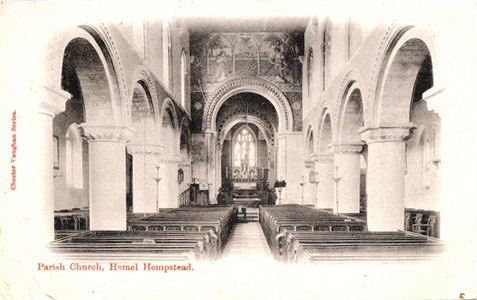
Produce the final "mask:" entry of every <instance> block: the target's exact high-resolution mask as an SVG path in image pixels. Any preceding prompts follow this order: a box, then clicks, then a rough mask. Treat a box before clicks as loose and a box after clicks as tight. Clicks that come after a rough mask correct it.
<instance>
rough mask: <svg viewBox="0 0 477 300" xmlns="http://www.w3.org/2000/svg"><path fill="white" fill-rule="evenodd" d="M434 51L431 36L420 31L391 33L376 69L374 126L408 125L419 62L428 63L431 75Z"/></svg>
mask: <svg viewBox="0 0 477 300" xmlns="http://www.w3.org/2000/svg"><path fill="white" fill-rule="evenodd" d="M434 51H435V50H434V44H433V39H432V37H431V35H430V34H429V33H428V32H426V31H423V30H422V29H418V28H415V27H411V26H408V27H405V28H402V29H400V30H399V31H398V32H397V33H396V34H395V36H394V38H393V40H392V41H391V42H390V44H389V45H388V48H387V49H386V52H385V55H384V59H383V63H382V65H381V67H380V72H379V77H378V83H377V86H376V93H375V99H374V105H373V121H374V122H373V123H374V124H375V125H378V126H379V124H386V123H388V124H389V123H391V124H396V123H397V124H403V123H407V122H409V118H410V109H411V104H412V99H413V94H414V90H415V84H416V78H417V76H418V74H419V71H420V69H421V67H422V65H423V63H424V62H425V61H426V60H428V61H429V62H430V64H431V66H432V71H433V73H437V72H438V70H436V66H435V63H434V60H433V58H434ZM432 85H433V84H432ZM422 92H424V91H422Z"/></svg>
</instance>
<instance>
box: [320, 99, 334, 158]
mask: <svg viewBox="0 0 477 300" xmlns="http://www.w3.org/2000/svg"><path fill="white" fill-rule="evenodd" d="M332 121H333V120H332V118H331V112H330V111H329V109H328V108H324V109H323V111H322V113H321V117H320V123H319V128H318V132H319V138H318V149H317V153H318V154H331V150H330V148H329V146H330V144H331V143H332V140H333V139H332V137H333V122H332Z"/></svg>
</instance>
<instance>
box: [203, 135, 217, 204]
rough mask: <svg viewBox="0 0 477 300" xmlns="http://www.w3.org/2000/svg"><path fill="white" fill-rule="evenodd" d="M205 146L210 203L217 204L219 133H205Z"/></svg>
mask: <svg viewBox="0 0 477 300" xmlns="http://www.w3.org/2000/svg"><path fill="white" fill-rule="evenodd" d="M205 144H206V149H207V183H208V184H209V203H211V204H213V203H217V202H216V199H215V195H216V191H217V182H216V176H215V174H216V168H217V164H218V162H217V157H216V156H217V151H216V150H217V132H211V131H207V132H205Z"/></svg>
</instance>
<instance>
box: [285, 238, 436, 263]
mask: <svg viewBox="0 0 477 300" xmlns="http://www.w3.org/2000/svg"><path fill="white" fill-rule="evenodd" d="M284 240H285V243H284V244H283V245H282V246H281V249H279V253H278V254H279V255H278V257H279V259H280V260H282V261H285V262H293V263H296V262H317V261H349V260H353V261H359V260H385V261H394V260H406V261H412V260H423V259H430V258H433V257H434V256H435V255H437V254H439V253H441V252H442V251H443V249H444V245H443V243H442V242H440V241H439V240H437V239H434V238H430V237H425V236H422V235H416V234H412V233H407V232H403V231H398V232H353V233H352V232H321V233H318V232H289V233H288V234H285V239H284Z"/></svg>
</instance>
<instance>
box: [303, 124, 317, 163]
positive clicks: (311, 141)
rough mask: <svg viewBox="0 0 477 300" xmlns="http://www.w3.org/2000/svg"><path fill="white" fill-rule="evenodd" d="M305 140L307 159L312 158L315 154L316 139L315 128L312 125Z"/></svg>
mask: <svg viewBox="0 0 477 300" xmlns="http://www.w3.org/2000/svg"><path fill="white" fill-rule="evenodd" d="M305 138H306V140H305V151H306V158H310V157H311V156H312V155H313V154H314V153H315V138H314V134H313V127H312V126H311V125H310V126H308V130H307V131H306V136H305Z"/></svg>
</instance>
